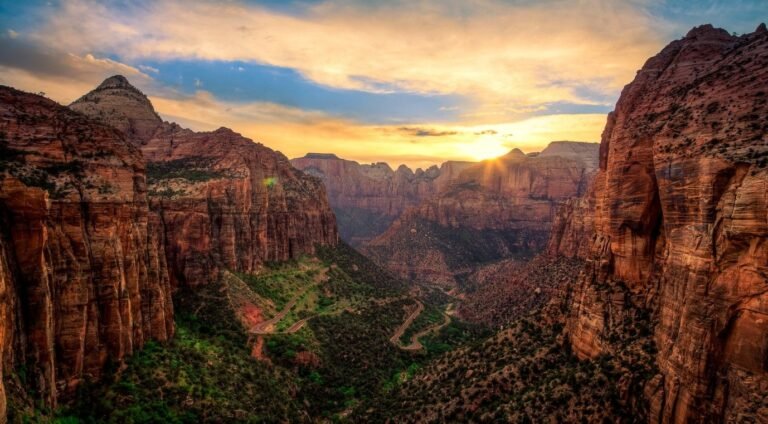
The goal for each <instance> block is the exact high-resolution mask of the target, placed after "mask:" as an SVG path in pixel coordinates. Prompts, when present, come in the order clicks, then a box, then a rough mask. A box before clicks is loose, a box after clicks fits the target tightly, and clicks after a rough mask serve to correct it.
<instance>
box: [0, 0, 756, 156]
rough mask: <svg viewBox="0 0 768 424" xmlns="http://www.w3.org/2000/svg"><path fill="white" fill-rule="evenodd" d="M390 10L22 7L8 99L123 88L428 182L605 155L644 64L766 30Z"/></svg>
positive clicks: (715, 8) (547, 7) (608, 11)
mask: <svg viewBox="0 0 768 424" xmlns="http://www.w3.org/2000/svg"><path fill="white" fill-rule="evenodd" d="M393 6H398V7H387V6H385V5H384V4H379V3H378V2H354V1H342V0H331V1H314V0H313V1H289V2H276V1H230V2H227V3H226V4H224V5H221V4H214V3H213V2H209V1H203V0H201V1H194V2H179V1H177V0H167V1H161V2H148V1H138V2H131V3H124V2H119V1H110V2H106V3H98V2H91V1H89V0H72V1H66V2H61V1H53V2H40V1H32V2H27V3H24V4H7V5H2V6H0V32H1V35H0V46H2V47H3V48H2V49H0V50H2V53H0V83H2V84H5V85H9V86H13V87H16V88H19V89H22V90H26V91H30V92H45V93H46V95H47V96H48V97H50V98H51V99H53V100H55V101H57V102H59V103H62V104H65V105H66V104H69V103H71V102H72V101H74V100H76V99H77V98H79V97H80V96H81V95H83V94H85V93H87V92H88V91H90V90H91V89H93V88H95V87H96V86H97V85H98V84H99V83H100V82H101V80H103V79H104V78H106V77H108V76H110V75H113V74H122V75H125V76H126V77H127V78H129V79H130V80H131V83H132V84H134V85H136V86H137V87H138V88H140V89H141V90H142V91H143V92H144V93H146V94H147V96H148V97H149V98H150V100H151V101H152V103H153V105H154V107H155V109H156V110H157V112H158V113H159V114H160V116H161V117H162V118H163V119H164V120H167V121H172V122H177V123H178V124H180V125H182V126H184V127H188V128H190V129H193V130H196V131H211V130H214V129H216V128H219V127H221V126H225V127H228V128H232V129H233V130H234V131H236V132H238V133H241V134H243V135H244V136H246V137H249V138H251V139H253V140H254V141H256V142H261V143H263V144H264V145H266V146H268V147H270V148H272V149H274V150H277V151H280V152H282V153H284V154H285V155H286V156H288V157H289V158H297V157H302V156H303V155H304V154H306V153H309V152H316V151H323V152H332V153H335V154H337V155H338V156H339V157H341V158H344V159H348V160H354V161H357V162H359V163H375V162H386V163H388V164H389V166H390V167H392V168H393V169H396V168H397V166H399V165H400V164H405V165H407V166H408V167H409V168H411V169H417V168H423V169H426V168H428V167H429V166H431V165H439V164H440V163H442V162H445V161H451V160H458V161H475V162H476V161H481V160H485V159H491V158H494V157H498V156H501V155H504V154H506V153H507V152H509V151H510V150H511V149H513V148H519V149H521V150H522V151H524V152H526V153H529V152H535V151H541V150H542V149H543V148H544V147H546V145H547V144H548V143H549V142H550V141H554V140H574V141H583V142H599V141H600V134H601V132H602V130H603V127H604V126H605V119H606V115H607V113H608V112H610V111H611V110H613V108H614V105H615V102H616V100H617V99H618V96H619V93H620V91H621V89H622V88H623V86H624V85H625V84H627V83H629V82H630V81H631V80H632V78H633V77H634V75H635V73H636V71H637V70H638V69H640V68H641V66H642V65H643V63H644V62H645V60H646V58H648V57H651V56H653V55H655V54H656V53H658V51H660V50H661V48H662V47H663V46H664V45H666V44H667V43H668V42H670V41H672V40H675V39H679V38H681V37H683V36H684V35H685V34H686V33H687V32H688V31H689V30H690V29H691V28H693V27H695V26H698V25H702V24H706V23H712V24H713V26H715V27H721V28H725V29H726V30H728V31H729V32H731V31H733V32H736V33H745V32H751V31H753V30H754V28H755V27H757V25H758V24H759V23H760V18H758V17H764V16H767V15H768V4H765V3H761V2H759V1H756V0H753V1H746V0H745V1H738V2H722V1H715V0H701V1H697V2H696V3H695V4H694V5H691V4H690V3H688V4H685V5H684V4H683V2H679V1H655V0H631V1H624V2H610V1H603V0H583V1H580V2H562V1H559V0H551V1H545V2H528V1H522V2H505V1H473V2H454V1H451V2H433V1H423V2H417V3H415V4H411V3H408V4H406V3H397V4H394V5H393ZM214 12H215V13H214ZM564 19H565V20H568V21H569V22H571V24H570V25H568V26H567V27H566V26H562V25H561V24H560V22H562V21H563V20H564ZM72 22H78V25H77V27H73V25H72ZM197 28H205V30H203V31H199V30H198V29H197ZM105 29H106V31H105ZM619 29H621V31H619ZM234 37H238V38H237V39H238V40H239V41H240V42H239V43H232V42H230V40H232V39H233V38H234ZM307 45H312V46H313V48H305V46H307ZM372 48H373V49H375V52H376V54H377V56H376V58H375V60H371V52H372ZM491 53H493V54H491Z"/></svg>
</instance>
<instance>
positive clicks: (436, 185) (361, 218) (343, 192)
mask: <svg viewBox="0 0 768 424" xmlns="http://www.w3.org/2000/svg"><path fill="white" fill-rule="evenodd" d="M291 163H292V164H293V166H295V167H297V168H299V169H301V170H304V171H305V172H307V173H308V174H311V175H314V176H316V177H318V178H320V179H322V180H323V183H324V184H325V187H326V190H327V191H328V200H329V202H330V203H331V206H332V207H333V209H334V211H335V212H336V216H337V218H338V220H339V232H340V233H341V237H342V238H344V239H345V240H346V241H347V242H349V243H351V244H352V245H354V246H360V245H362V244H364V243H365V242H367V241H369V240H370V239H372V238H373V237H375V236H377V235H379V234H381V233H383V232H384V231H385V230H386V229H387V227H389V225H390V224H391V223H392V221H394V219H395V218H397V217H398V216H400V214H402V213H403V211H405V210H406V209H407V208H409V207H412V206H415V205H417V204H419V203H420V202H421V201H423V200H425V199H428V198H430V197H432V196H434V195H435V194H437V193H438V192H439V191H441V190H442V189H444V188H446V187H447V186H448V185H449V184H450V183H451V182H452V181H453V180H454V179H455V178H456V177H457V176H458V174H459V173H460V172H461V171H462V170H463V169H465V168H467V167H468V166H470V165H471V164H472V162H456V161H448V162H445V163H443V164H442V165H441V166H440V167H439V168H438V167H437V166H432V167H430V168H428V169H427V170H426V171H424V170H422V169H417V170H416V172H413V171H412V170H411V169H410V168H408V167H407V166H405V165H401V166H400V167H399V168H397V170H394V171H393V170H392V168H390V167H389V165H387V164H386V163H382V162H379V163H374V164H370V165H368V164H363V165H361V164H359V163H357V162H354V161H351V160H345V159H340V158H339V157H337V156H336V155H334V154H329V153H309V154H307V155H306V156H304V157H303V158H296V159H292V160H291Z"/></svg>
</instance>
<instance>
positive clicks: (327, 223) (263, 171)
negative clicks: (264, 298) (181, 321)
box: [70, 76, 338, 285]
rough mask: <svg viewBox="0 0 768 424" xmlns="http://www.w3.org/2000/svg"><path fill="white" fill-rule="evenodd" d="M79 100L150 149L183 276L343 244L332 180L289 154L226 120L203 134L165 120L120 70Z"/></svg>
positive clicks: (78, 105)
mask: <svg viewBox="0 0 768 424" xmlns="http://www.w3.org/2000/svg"><path fill="white" fill-rule="evenodd" d="M70 107H71V108H72V109H74V110H77V111H81V112H83V113H85V114H87V115H89V116H92V117H94V118H98V119H103V120H105V121H106V122H107V123H109V124H110V125H113V126H115V127H117V128H121V129H123V130H125V131H127V134H128V135H129V138H130V139H131V141H132V142H133V143H134V144H135V145H136V146H138V147H139V148H140V149H141V152H142V153H143V154H144V157H145V158H146V160H147V162H148V164H147V169H148V190H149V196H150V202H151V209H152V210H153V211H155V212H156V213H157V214H158V215H159V219H160V222H161V223H162V227H163V231H164V235H165V238H166V252H167V257H168V265H169V267H170V270H171V273H170V274H171V279H172V282H173V283H175V284H189V285H196V284H201V283H206V282H207V281H210V280H211V279H212V278H218V275H219V271H221V270H223V269H229V270H235V271H244V272H248V271H253V270H255V269H256V268H257V267H258V266H260V265H261V264H263V263H264V262H265V261H281V260H286V259H290V258H295V257H298V256H300V255H302V254H306V253H312V252H314V249H315V245H316V244H320V245H335V244H336V242H337V239H338V236H337V230H336V221H335V217H334V215H333V212H332V211H331V208H330V207H329V205H328V202H327V200H326V195H325V191H324V188H323V185H322V183H321V182H320V181H319V180H318V179H316V178H314V177H312V176H309V175H306V174H305V173H303V172H301V171H298V170H296V169H294V168H293V167H292V166H291V164H290V163H289V161H288V159H287V158H286V157H285V156H283V155H282V154H281V153H279V152H274V151H273V150H271V149H269V148H267V147H265V146H263V145H262V144H259V143H254V142H253V141H251V140H250V139H247V138H245V137H243V136H241V135H240V134H237V133H235V132H233V131H231V130H229V129H226V128H220V129H218V130H216V131H213V132H202V133H197V132H194V131H191V130H188V129H184V128H181V127H180V126H178V125H176V124H170V123H166V122H163V121H162V120H161V119H160V118H159V117H158V116H157V114H156V113H155V112H154V110H153V109H152V105H151V103H150V102H149V100H148V99H147V98H146V97H145V96H144V95H143V94H141V92H140V91H139V90H137V89H136V88H134V87H133V86H131V85H130V84H129V83H128V82H127V81H126V80H125V79H124V78H123V77H120V76H115V77H112V78H109V79H107V80H106V81H104V83H102V84H101V85H100V86H99V87H98V88H97V89H95V90H94V91H92V92H90V93H88V94H86V95H85V96H83V97H82V98H81V99H79V100H78V101H76V102H75V103H73V104H72V105H71V106H70Z"/></svg>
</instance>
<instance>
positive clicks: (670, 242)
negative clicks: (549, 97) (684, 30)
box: [549, 25, 768, 423]
mask: <svg viewBox="0 0 768 424" xmlns="http://www.w3.org/2000/svg"><path fill="white" fill-rule="evenodd" d="M766 116H768V31H766V29H765V26H764V25H761V26H760V27H759V28H758V30H757V31H756V32H755V33H752V34H746V35H743V36H741V37H737V36H733V35H730V34H729V33H727V32H726V31H724V30H721V29H715V28H713V27H711V26H709V25H706V26H701V27H697V28H694V29H693V30H691V31H690V32H689V33H688V34H687V35H686V36H685V37H684V38H683V39H681V40H678V41H675V42H673V43H671V44H670V45H668V46H667V47H666V48H664V49H663V50H662V51H661V52H660V53H659V54H658V55H656V56H655V57H653V58H651V59H649V60H648V61H647V62H646V64H645V66H644V67H643V68H642V69H641V70H640V72H639V73H638V74H637V77H636V78H635V80H634V81H633V82H632V83H631V84H629V85H628V86H626V87H625V89H624V90H623V92H622V95H621V98H620V99H619V102H618V103H617V105H616V110H615V111H614V112H613V113H612V114H611V115H610V116H609V118H608V123H607V125H606V128H605V131H604V133H603V138H602V143H601V146H600V171H599V173H598V175H597V177H596V181H595V184H594V186H593V190H592V191H591V195H590V196H589V197H588V198H587V199H585V200H583V201H581V202H576V203H572V204H569V205H568V206H567V207H566V208H564V209H563V210H562V212H563V218H562V219H561V220H560V221H559V223H558V228H557V229H556V230H555V231H553V233H554V234H555V236H556V237H557V238H559V239H557V240H553V241H552V242H551V243H550V244H549V247H550V251H552V252H558V251H559V252H573V251H578V252H580V255H583V256H585V257H586V258H587V260H588V263H589V265H588V266H587V268H586V272H585V273H584V276H583V277H582V278H581V279H580V280H579V282H578V283H577V285H576V288H575V291H574V296H573V301H572V305H571V312H570V317H569V321H568V325H567V332H568V335H569V339H570V342H571V345H572V347H573V350H574V351H575V352H576V353H577V354H578V355H579V356H581V357H583V358H589V357H596V356H598V355H601V354H605V353H611V351H612V350H613V349H614V348H615V347H614V346H613V345H612V342H611V339H610V338H609V337H607V336H606V335H607V334H608V333H609V332H610V330H611V328H612V327H615V326H616V324H617V323H619V322H620V321H621V320H622V319H623V316H622V314H623V313H624V311H625V310H626V308H625V307H624V305H625V304H626V299H616V298H614V297H612V296H610V294H609V293H610V287H612V286H617V285H621V286H626V287H627V288H628V289H629V291H630V292H631V293H632V295H631V297H630V299H629V301H631V302H632V303H633V304H635V305H641V306H644V307H646V308H648V309H649V310H650V311H652V312H653V313H654V317H655V321H656V325H655V328H654V329H653V333H652V334H653V335H652V337H653V339H654V341H655V344H656V346H657V347H658V354H657V355H656V361H657V363H658V367H659V371H660V373H659V375H658V376H656V377H655V378H653V379H652V380H651V381H650V382H649V383H648V384H647V385H646V389H645V397H646V398H647V400H648V401H649V405H650V418H651V421H652V422H675V423H682V422H722V421H728V422H766V421H768V401H766V398H765V396H763V394H764V393H765V391H766V389H767V388H768V361H767V360H766V358H768V242H767V241H768V215H767V214H766V211H767V210H768V196H767V194H766V193H768V169H767V168H766V167H767V165H768V136H767V135H766V134H768V125H766V124H765V117H766ZM590 226H591V227H593V230H592V231H588V227H590ZM585 243H586V244H588V245H589V248H588V249H583V245H584V244H585Z"/></svg>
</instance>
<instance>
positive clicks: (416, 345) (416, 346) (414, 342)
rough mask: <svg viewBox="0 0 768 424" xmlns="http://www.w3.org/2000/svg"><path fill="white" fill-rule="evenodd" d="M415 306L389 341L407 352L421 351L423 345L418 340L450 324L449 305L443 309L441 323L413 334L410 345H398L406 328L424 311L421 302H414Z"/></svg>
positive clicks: (450, 305) (450, 306)
mask: <svg viewBox="0 0 768 424" xmlns="http://www.w3.org/2000/svg"><path fill="white" fill-rule="evenodd" d="M416 303H417V306H416V309H415V310H414V311H413V312H411V313H410V314H409V315H408V317H407V318H406V319H405V321H404V322H403V323H402V324H400V326H399V327H397V329H396V330H395V334H393V335H392V337H391V338H390V339H389V341H390V342H392V343H394V344H395V346H397V347H399V348H400V349H402V350H409V351H415V350H421V349H423V348H424V345H423V344H421V342H420V341H419V339H421V338H422V337H424V336H426V335H428V334H430V333H437V332H438V331H440V330H442V329H443V327H445V326H446V325H448V324H450V323H451V317H450V315H449V310H450V309H451V308H452V306H453V305H452V304H449V305H448V306H446V308H445V312H444V313H443V321H442V322H440V323H437V324H432V325H430V326H429V327H427V328H425V329H423V330H421V331H419V332H417V333H415V334H413V335H412V336H411V343H410V344H408V345H405V346H403V344H402V343H400V338H401V337H402V336H403V334H404V333H405V331H406V330H407V329H408V327H410V326H411V324H413V321H414V320H415V319H416V318H418V316H419V315H420V314H421V313H422V311H424V304H423V303H421V301H418V300H417V301H416Z"/></svg>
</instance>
